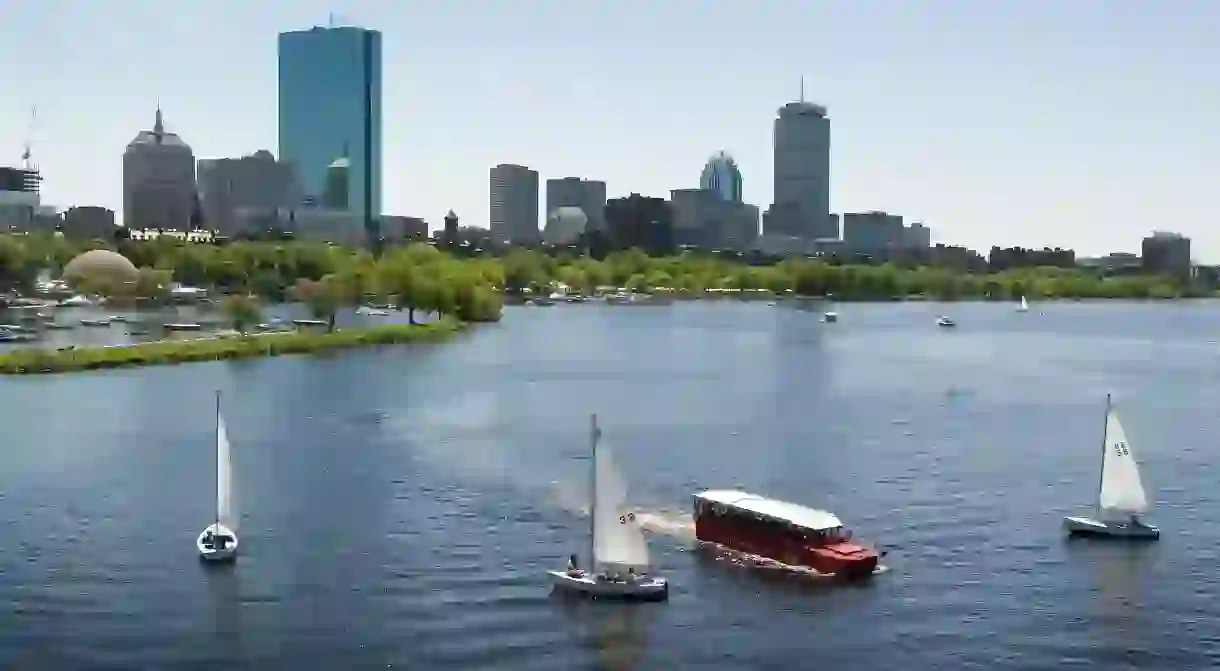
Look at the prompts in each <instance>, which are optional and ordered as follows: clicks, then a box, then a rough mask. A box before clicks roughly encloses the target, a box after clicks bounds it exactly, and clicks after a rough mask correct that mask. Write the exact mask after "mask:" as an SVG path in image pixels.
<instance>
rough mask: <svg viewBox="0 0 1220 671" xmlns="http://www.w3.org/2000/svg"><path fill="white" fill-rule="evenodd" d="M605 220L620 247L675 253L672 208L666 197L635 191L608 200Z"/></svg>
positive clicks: (615, 243) (651, 252)
mask: <svg viewBox="0 0 1220 671" xmlns="http://www.w3.org/2000/svg"><path fill="white" fill-rule="evenodd" d="M605 217H606V224H607V226H608V227H609V234H610V239H611V241H612V243H613V245H614V247H615V248H617V249H630V248H632V247H638V248H640V249H642V250H644V251H645V252H648V253H649V254H653V255H661V254H672V253H673V251H674V250H675V249H676V245H675V244H674V224H673V212H672V210H671V208H670V204H669V201H667V200H665V199H664V198H649V197H647V196H641V195H640V194H638V193H633V194H631V195H630V196H627V197H626V198H614V199H612V200H609V201H607V202H606V211H605Z"/></svg>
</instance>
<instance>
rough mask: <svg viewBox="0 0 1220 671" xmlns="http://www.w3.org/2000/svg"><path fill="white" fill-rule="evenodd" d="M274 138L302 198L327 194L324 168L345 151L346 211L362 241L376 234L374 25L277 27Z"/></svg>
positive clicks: (377, 58) (377, 49) (377, 65)
mask: <svg viewBox="0 0 1220 671" xmlns="http://www.w3.org/2000/svg"><path fill="white" fill-rule="evenodd" d="M279 145H280V146H279V150H280V160H281V161H285V162H287V163H290V164H292V165H293V167H294V168H295V170H296V174H297V177H298V179H299V180H300V183H301V186H302V188H303V189H304V192H305V195H306V197H307V198H308V199H311V200H313V201H315V202H322V201H323V200H324V199H325V197H326V195H327V194H326V189H327V184H328V175H329V173H330V170H329V169H330V167H331V166H332V165H334V164H335V162H336V161H337V160H338V159H341V158H346V159H347V161H348V162H349V164H350V168H349V174H348V189H349V193H348V194H347V198H346V203H347V206H348V210H349V211H350V212H351V213H352V214H353V215H354V216H355V217H357V218H358V219H359V220H360V221H361V222H363V224H364V227H365V231H366V233H367V234H368V236H369V239H370V241H374V240H376V239H377V237H378V233H377V220H378V218H379V217H380V216H381V33H380V32H378V31H375V30H366V29H364V28H356V27H351V26H343V27H334V28H322V27H314V28H311V29H309V30H300V31H294V32H287V33H281V34H280V37H279ZM332 183H333V182H332ZM330 195H331V201H332V202H333V201H334V194H330Z"/></svg>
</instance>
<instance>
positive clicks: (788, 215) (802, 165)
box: [766, 94, 837, 239]
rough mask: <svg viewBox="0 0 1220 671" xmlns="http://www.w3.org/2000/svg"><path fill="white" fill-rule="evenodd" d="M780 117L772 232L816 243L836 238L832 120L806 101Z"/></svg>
mask: <svg viewBox="0 0 1220 671" xmlns="http://www.w3.org/2000/svg"><path fill="white" fill-rule="evenodd" d="M802 98H804V95H803V94H802ZM778 114H779V116H778V117H777V118H776V119H775V137H774V162H775V171H774V179H775V192H774V197H773V198H772V201H771V202H772V206H771V211H770V212H769V213H768V220H767V221H768V228H769V230H767V231H766V232H767V233H769V234H770V233H776V234H780V235H788V236H796V237H802V238H814V239H816V238H832V237H836V236H837V231H832V230H831V229H832V228H833V226H832V221H831V218H830V119H829V118H828V117H827V116H826V108H825V107H822V106H821V105H815V104H813V103H810V102H806V101H804V100H803V99H802V100H801V101H799V102H792V103H788V104H787V105H784V106H783V107H781V108H780V109H779V113H778Z"/></svg>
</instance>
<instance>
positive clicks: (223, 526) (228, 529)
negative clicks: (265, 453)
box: [195, 391, 238, 562]
mask: <svg viewBox="0 0 1220 671" xmlns="http://www.w3.org/2000/svg"><path fill="white" fill-rule="evenodd" d="M236 526H237V516H236V515H234V513H233V465H232V463H231V457H230V449H229V434H228V431H227V430H226V428H225V422H224V418H223V417H221V415H220V392H219V391H218V392H216V521H215V522H214V523H212V524H209V525H208V527H207V528H206V529H204V530H203V531H202V532H201V533H200V534H199V538H197V539H196V540H195V547H196V548H198V550H199V556H200V558H202V559H203V560H204V561H210V562H221V561H232V560H234V559H235V558H236V557H237V546H238V540H237V534H236V533H235V532H234V528H235V527H236Z"/></svg>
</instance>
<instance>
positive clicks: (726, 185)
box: [699, 151, 742, 203]
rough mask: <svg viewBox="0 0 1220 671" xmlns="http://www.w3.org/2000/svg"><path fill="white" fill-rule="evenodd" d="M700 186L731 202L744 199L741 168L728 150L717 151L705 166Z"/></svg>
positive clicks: (700, 177)
mask: <svg viewBox="0 0 1220 671" xmlns="http://www.w3.org/2000/svg"><path fill="white" fill-rule="evenodd" d="M699 188H700V189H704V190H706V191H711V192H712V193H714V194H716V197H717V198H720V199H721V200H724V201H728V202H730V203H740V202H741V201H742V179H741V170H740V169H738V167H737V161H735V160H733V157H732V156H730V155H729V154H728V153H727V152H723V151H720V152H716V153H715V154H713V155H712V157H711V158H709V159H708V160H707V163H706V164H705V165H704V166H703V172H702V173H700V175H699Z"/></svg>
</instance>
